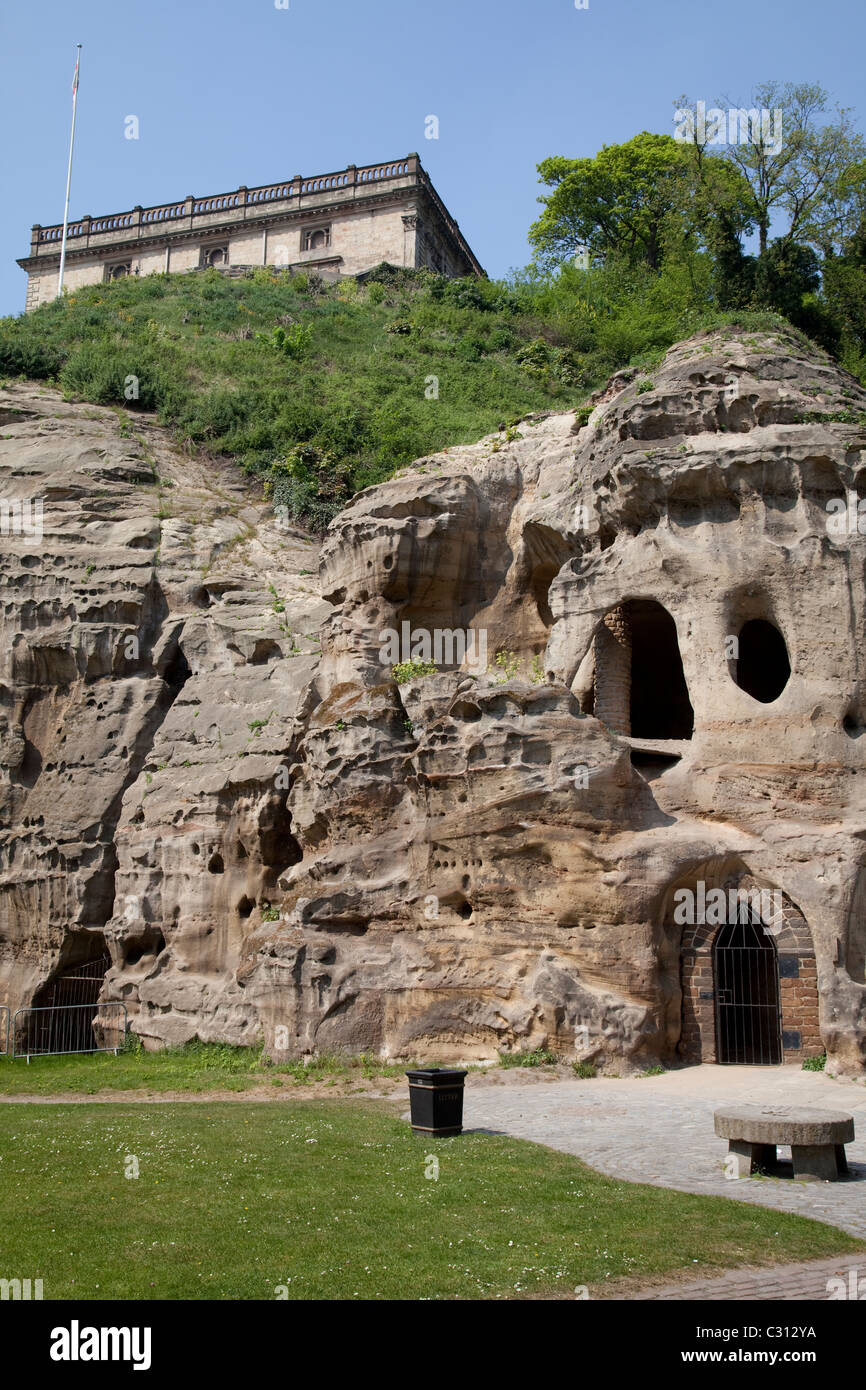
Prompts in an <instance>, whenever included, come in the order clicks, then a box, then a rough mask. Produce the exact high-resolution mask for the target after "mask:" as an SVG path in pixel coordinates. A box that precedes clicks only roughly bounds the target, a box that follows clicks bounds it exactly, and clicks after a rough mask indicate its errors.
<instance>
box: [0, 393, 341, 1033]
mask: <svg viewBox="0 0 866 1390" xmlns="http://www.w3.org/2000/svg"><path fill="white" fill-rule="evenodd" d="M0 409H2V411H3V415H2V421H3V423H2V429H0V435H2V437H0V484H2V489H3V491H2V497H4V498H6V499H7V501H8V502H9V506H8V517H7V518H6V520H7V524H6V527H5V529H6V531H7V533H8V534H6V535H5V536H4V538H3V549H2V556H0V560H2V569H3V579H2V588H3V596H4V603H3V623H4V628H5V631H4V640H3V643H2V663H3V673H2V677H0V682H2V684H0V711H2V714H0V718H2V726H0V738H2V749H3V786H2V801H0V804H2V824H3V831H2V838H0V1002H3V1003H7V1004H8V1005H9V1006H10V1007H11V1008H12V1009H13V1011H14V1010H15V1009H17V1008H19V1007H21V1006H25V1005H29V1004H31V1003H32V1002H33V1001H34V999H36V1000H37V1001H38V1002H42V1001H41V998H40V990H42V989H43V987H44V986H45V985H46V982H48V981H50V980H51V979H52V978H53V977H55V976H57V975H58V974H62V973H63V972H64V970H65V969H66V967H68V966H75V965H77V964H78V963H79V962H80V961H87V960H94V961H95V960H96V959H97V958H98V957H99V956H100V955H102V954H103V953H105V952H107V953H108V954H109V955H110V957H111V968H110V969H109V972H108V975H107V977H106V986H105V989H104V990H103V997H104V998H109V999H112V1000H119V1001H122V1002H124V1003H125V1004H126V1005H127V1008H128V1010H129V1014H130V1017H131V1019H132V1023H133V1026H134V1028H135V1029H136V1030H137V1031H138V1032H139V1033H140V1034H141V1035H142V1037H143V1038H144V1039H145V1041H146V1042H148V1043H149V1044H154V1045H159V1044H164V1043H171V1042H178V1041H183V1040H186V1039H188V1038H192V1037H195V1036H196V1035H198V1036H199V1037H202V1038H205V1039H217V1038H218V1039H227V1040H231V1041H243V1040H247V1039H248V1040H251V1041H252V1040H254V1039H255V1037H256V1035H257V1032H258V1023H257V1016H256V1012H255V1009H254V1008H253V1007H252V1006H251V1005H250V1004H249V1002H248V1001H247V1000H246V998H245V997H244V993H243V991H242V990H241V989H240V988H239V987H238V985H237V982H236V978H235V977H236V968H237V963H238V959H239V955H240V948H241V944H242V941H243V939H244V936H245V934H246V932H247V931H248V929H249V926H250V916H251V915H252V914H253V913H254V912H255V913H256V914H259V913H260V912H261V911H262V910H267V909H266V903H267V895H268V893H269V892H270V891H271V889H272V887H273V885H274V882H275V878H276V875H277V874H278V873H279V872H280V871H282V870H284V869H286V868H287V867H288V866H290V865H291V864H292V863H293V862H294V860H295V859H296V858H297V857H299V853H300V852H299V850H298V848H297V845H296V842H295V840H294V838H293V835H292V833H291V824H290V818H289V815H288V812H287V810H286V797H287V787H288V782H287V780H286V779H285V777H283V778H280V776H279V771H278V769H279V767H280V765H281V759H282V757H283V755H284V753H285V752H286V750H287V749H288V748H289V747H290V745H291V729H292V724H293V720H294V717H295V712H296V708H297V704H298V698H299V695H300V693H301V692H302V691H303V689H304V687H305V686H306V684H307V682H308V680H309V677H310V674H311V672H312V671H313V669H314V668H315V665H316V662H317V661H318V650H319V644H318V627H319V625H320V623H321V621H322V618H323V616H324V615H325V614H326V613H327V612H329V611H330V606H329V605H328V604H325V603H323V602H322V601H321V599H320V597H319V592H318V584H317V581H316V577H315V570H316V566H317V551H318V546H317V545H316V544H314V542H313V541H311V539H310V538H309V537H307V536H304V535H303V534H302V533H300V532H296V531H292V530H289V529H281V528H280V526H279V525H278V524H275V521H274V517H273V512H272V510H271V509H270V508H268V507H266V506H265V505H263V504H262V503H259V504H252V503H251V502H250V500H249V486H248V484H246V483H245V482H244V480H243V479H242V477H241V475H240V474H239V472H238V471H237V470H236V469H230V468H220V467H219V466H218V465H216V464H214V463H212V462H209V463H203V462H199V461H196V460H190V459H188V458H185V457H184V456H183V455H181V454H178V453H177V452H176V451H175V450H173V449H172V448H171V447H170V446H169V443H168V442H167V439H166V437H165V436H164V434H163V432H161V431H160V430H159V429H157V428H156V427H154V426H152V425H150V424H149V423H148V422H147V420H146V418H142V417H136V416H134V415H132V414H130V415H129V416H128V417H126V416H121V417H120V418H118V416H117V415H116V414H115V413H114V412H113V411H111V410H103V409H96V408H92V407H83V406H71V405H65V404H63V403H62V402H61V401H60V400H59V399H58V397H57V395H56V393H53V392H50V391H46V390H39V389H37V388H21V387H15V388H13V389H12V390H10V391H7V392H3V393H2V400H0ZM12 499H15V501H16V502H17V503H21V502H22V500H23V501H27V502H30V503H34V502H36V501H37V499H38V501H39V502H41V528H42V532H43V534H42V538H41V540H40V539H38V538H37V536H36V530H37V527H36V525H35V517H36V515H37V512H36V508H35V507H34V506H33V505H31V506H30V507H29V509H27V508H25V509H22V508H20V507H19V508H18V510H19V511H20V512H21V519H19V517H18V516H17V513H16V510H15V508H14V507H13V506H12ZM4 516H5V513H4ZM27 520H29V521H30V522H31V523H34V524H31V526H30V528H29V534H28V533H27V532H26V528H25V526H24V524H23V522H24V521H27Z"/></svg>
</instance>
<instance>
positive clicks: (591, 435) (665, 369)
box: [241, 335, 866, 1070]
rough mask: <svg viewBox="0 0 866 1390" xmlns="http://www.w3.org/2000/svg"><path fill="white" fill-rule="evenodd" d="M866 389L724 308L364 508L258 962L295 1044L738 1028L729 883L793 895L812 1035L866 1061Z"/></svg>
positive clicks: (457, 1045) (272, 1038) (805, 1031)
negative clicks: (273, 913)
mask: <svg viewBox="0 0 866 1390" xmlns="http://www.w3.org/2000/svg"><path fill="white" fill-rule="evenodd" d="M864 405H866V395H864V392H863V391H862V390H860V388H859V387H858V386H857V385H856V383H853V382H851V381H850V380H849V379H847V378H846V377H844V376H843V375H842V374H840V373H839V372H838V371H837V370H836V369H835V368H834V367H833V366H832V365H831V364H830V363H829V362H828V361H827V360H825V359H823V358H821V356H820V354H813V353H808V354H805V353H804V351H803V349H802V348H801V347H800V346H799V345H798V344H797V342H796V341H795V339H794V338H793V337H791V338H790V339H786V338H782V339H780V338H776V337H774V338H765V337H764V336H763V335H756V336H754V337H747V338H735V337H732V336H730V337H728V338H727V339H725V338H722V337H714V338H709V339H699V340H696V341H694V342H690V343H686V344H683V345H681V346H679V347H677V348H675V349H674V350H673V351H672V352H670V353H669V354H668V356H667V358H666V360H665V362H664V364H663V365H662V366H661V367H660V368H659V369H658V370H656V371H655V372H654V373H653V374H652V380H651V383H648V382H647V381H646V380H637V379H631V380H630V379H629V376H628V374H626V375H625V376H624V377H623V378H621V379H619V380H616V381H614V382H613V383H612V385H611V388H609V390H608V392H606V393H605V395H604V396H603V397H602V398H601V399H600V401H599V403H598V405H597V407H596V409H595V411H594V412H593V415H592V417H591V419H590V421H589V423H588V424H586V425H585V426H581V425H579V424H578V422H577V420H576V418H575V416H574V415H559V416H551V417H548V418H546V419H541V420H537V421H527V422H525V423H524V424H522V425H521V427H520V435H521V437H520V438H519V439H516V440H512V441H503V440H501V439H488V440H484V441H481V443H479V444H478V445H474V446H472V447H470V448H461V449H454V450H450V451H448V452H447V454H444V455H439V456H437V457H435V458H431V459H427V460H423V461H421V463H420V464H418V465H415V466H414V467H413V468H412V469H411V470H407V471H405V472H404V473H403V474H402V475H401V476H398V477H397V478H395V479H394V480H393V481H391V482H390V483H388V484H386V485H385V486H383V487H379V488H375V489H372V490H370V491H369V492H367V493H365V494H364V495H362V496H361V497H359V498H357V499H356V500H355V501H354V503H353V504H352V506H350V507H349V508H347V509H346V511H345V512H344V513H342V515H341V516H340V517H339V518H338V519H337V521H336V522H335V523H334V525H333V526H332V528H331V533H330V535H329V537H328V539H327V541H326V544H325V547H324V550H323V555H322V576H323V581H324V595H325V597H326V598H329V599H330V600H332V601H333V602H334V604H335V605H336V607H335V611H334V613H333V615H332V617H331V618H330V619H329V620H328V622H327V624H326V625H325V628H324V632H323V644H322V651H323V655H322V662H321V665H320V667H319V669H318V671H317V673H316V676H315V678H314V680H313V682H312V685H311V701H310V703H311V706H314V707H311V710H310V713H309V715H308V716H307V717H306V720H305V721H304V724H303V729H302V732H301V733H300V736H299V740H298V744H297V749H296V753H295V764H294V766H293V770H292V776H293V786H292V791H291V793H290V796H289V802H288V805H289V810H290V813H291V816H292V820H293V824H294V827H295V833H296V835H297V838H298V841H299V844H300V845H301V848H302V850H303V859H302V860H301V861H299V862H298V863H297V864H296V865H294V866H293V867H292V868H291V869H290V870H289V871H288V873H286V874H284V875H283V876H282V878H281V880H280V883H281V887H282V888H283V889H284V891H285V898H284V900H283V903H282V909H283V914H284V916H283V920H282V921H281V922H280V924H279V926H272V925H270V924H263V925H262V927H261V928H260V929H258V930H257V931H256V932H254V933H253V934H251V936H250V937H249V939H248V941H247V943H246V947H245V953H244V956H245V958H244V965H243V966H242V970H241V978H243V980H244V987H245V990H246V992H247V994H248V995H249V996H251V997H254V998H255V999H256V1001H257V1004H258V1007H259V1009H260V1012H261V1018H262V1021H263V1024H264V1027H265V1032H266V1037H267V1038H268V1042H269V1044H270V1045H271V1046H275V1045H276V1041H277V1038H278V1030H279V1029H282V1038H283V1042H284V1045H287V1046H288V1047H289V1050H305V1049H310V1048H315V1047H322V1046H327V1047H336V1046H366V1047H370V1048H374V1049H383V1050H385V1051H387V1052H390V1053H392V1054H397V1055H423V1056H425V1057H432V1058H443V1059H444V1058H449V1057H453V1056H454V1055H455V1054H456V1053H457V1054H459V1055H461V1056H464V1057H471V1056H476V1057H489V1056H492V1055H494V1054H495V1052H496V1050H497V1049H498V1048H501V1047H503V1046H504V1047H511V1046H523V1047H534V1046H552V1047H554V1048H559V1049H563V1050H565V1051H566V1052H574V1053H576V1054H577V1055H579V1056H582V1057H586V1058H592V1059H593V1060H595V1062H596V1063H597V1064H601V1065H608V1066H618V1065H621V1064H622V1063H625V1064H626V1065H627V1066H628V1065H646V1064H647V1063H649V1062H654V1061H657V1060H662V1061H664V1062H668V1063H670V1062H672V1061H674V1060H675V1059H676V1058H677V1057H684V1056H685V1057H688V1056H689V1055H691V1056H693V1057H700V1056H703V1057H704V1058H710V1059H715V1058H716V1057H719V1056H721V1052H722V1038H721V1036H719V1037H716V1034H715V1030H716V1020H715V1018H714V1005H713V1002H710V1003H706V1000H707V999H709V1000H710V1001H712V996H713V981H712V978H711V974H710V978H708V979H707V978H705V977H704V976H703V975H702V969H703V968H704V966H702V964H701V962H702V961H703V962H704V965H705V966H706V967H707V968H708V969H709V971H710V972H712V953H711V950H710V945H708V944H707V942H706V941H705V940H703V939H701V938H700V937H699V934H696V933H695V932H694V931H693V932H691V933H690V934H689V939H688V942H687V943H686V940H685V937H684V928H683V924H682V923H681V922H678V921H676V919H675V905H676V904H677V903H678V902H679V901H680V899H678V898H677V897H676V896H675V894H676V893H677V891H678V890H679V889H681V888H684V887H687V888H688V887H690V888H691V889H692V890H695V891H696V885H697V883H698V881H700V882H702V883H704V884H705V885H706V886H707V888H712V887H713V886H716V887H719V886H722V885H724V886H725V889H726V890H727V889H728V888H729V886H730V885H731V884H733V885H735V886H736V885H737V884H738V883H739V884H751V885H757V887H759V888H766V889H767V890H772V891H776V892H778V893H779V894H781V895H782V896H781V898H780V901H781V902H783V903H784V917H785V923H786V925H785V926H784V928H782V927H781V926H780V927H779V929H778V930H777V932H776V936H777V941H776V943H775V945H776V950H777V954H778V957H779V962H780V965H781V966H782V974H783V977H784V978H783V979H782V981H781V985H782V996H783V1000H782V1004H783V1007H782V1018H781V1026H782V1037H781V1039H779V1038H778V1037H777V1042H779V1043H780V1052H783V1053H784V1058H785V1060H790V1061H800V1060H802V1058H803V1057H804V1056H807V1055H809V1054H810V1053H815V1052H817V1051H820V1048H821V1041H822V1039H823V1043H824V1044H825V1045H826V1046H827V1047H828V1048H829V1050H830V1054H831V1058H832V1064H831V1065H833V1066H835V1067H836V1068H837V1069H849V1070H858V1069H860V1068H862V1067H863V1060H864V1052H866V981H864V970H863V959H864V939H866V923H864V917H863V910H862V899H863V891H864V890H863V886H862V885H863V873H862V865H863V840H862V835H863V828H864V822H863V809H864V808H863V792H862V783H861V780H860V778H859V777H858V775H857V774H858V772H859V770H860V768H861V764H862V760H863V743H862V742H861V740H860V734H861V732H862V729H863V727H864V722H866V721H864V710H863V685H862V679H863V678H862V647H863V605H864V597H866V595H864V564H863V556H864V553H866V552H864V538H863V537H860V536H859V535H858V534H857V533H856V526H855V532H854V534H850V533H849V532H848V531H847V530H846V531H845V532H844V533H842V534H838V533H831V532H830V531H828V519H829V517H830V513H828V510H827V503H828V502H830V501H831V500H832V499H846V501H847V499H848V498H849V494H851V493H852V492H853V493H854V494H856V493H857V492H858V490H862V482H861V473H862V466H861V454H860V447H861V446H862V444H863V443H864V436H863V431H862V429H861V428H859V427H858V426H857V425H856V424H852V423H845V418H848V419H849V420H850V419H856V417H857V414H858V412H861V411H862V410H863V408H864ZM810 414H819V415H824V416H834V415H835V416H842V417H843V418H842V419H839V420H835V421H834V420H830V421H828V420H826V419H824V420H820V421H812V422H811V423H810V422H809V421H808V419H806V418H804V417H808V416H809V415H810ZM404 623H408V624H409V626H410V631H411V632H412V633H417V632H419V631H421V630H426V631H427V632H428V633H429V635H430V638H431V641H432V640H433V636H434V634H435V630H436V629H437V628H438V629H451V630H454V629H468V628H472V629H476V630H483V632H484V633H486V638H487V648H488V653H489V661H490V669H489V670H488V672H487V673H486V674H485V675H482V676H479V675H477V674H472V673H470V672H469V670H468V669H467V665H466V663H464V665H463V668H462V669H451V670H440V671H439V672H438V673H437V674H434V675H426V676H421V677H419V678H418V679H410V680H409V681H408V682H407V683H404V684H401V685H400V686H396V685H394V684H393V683H389V681H388V674H389V670H390V667H389V666H388V665H387V663H383V661H382V660H381V658H380V655H379V650H380V648H381V647H382V640H381V636H382V633H383V632H384V631H386V630H389V629H390V630H395V631H398V632H399V631H400V630H401V628H402V625H403V624H404ZM732 639H736V640H737V641H738V642H741V643H742V648H743V650H742V652H739V653H738V652H737V649H736V647H735V646H734V645H733V643H732ZM497 653H499V654H500V655H499V658H498V663H497V660H496V659H495V657H496V654H497ZM509 654H511V655H509ZM738 681H739V684H738ZM596 710H597V713H598V715H599V716H600V717H598V718H597V717H595V716H596ZM602 721H603V722H602ZM696 962H697V963H696ZM816 974H817V981H818V991H816V987H815V979H816ZM287 976H289V977H291V979H292V981H293V986H292V989H291V990H290V992H289V1001H290V1002H289V1004H288V1007H287V995H286V989H285V980H286V978H287ZM818 993H820V1000H821V1014H820V1033H819V1031H818V1030H819V1020H818V1016H817V1015H818ZM684 994H685V995H686V996H689V997H687V998H686V1000H685V1002H684ZM691 996H693V997H691ZM686 1015H688V1027H684V1019H685V1018H686ZM286 1040H287V1042H286ZM689 1049H690V1050H691V1051H689ZM779 1060H781V1055H780V1058H779Z"/></svg>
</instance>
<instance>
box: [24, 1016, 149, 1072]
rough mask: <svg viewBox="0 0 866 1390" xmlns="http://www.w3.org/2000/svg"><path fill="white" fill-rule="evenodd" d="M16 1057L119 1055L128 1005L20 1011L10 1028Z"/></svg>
mask: <svg viewBox="0 0 866 1390" xmlns="http://www.w3.org/2000/svg"><path fill="white" fill-rule="evenodd" d="M10 1037H11V1043H12V1056H13V1057H26V1058H27V1061H28V1062H29V1061H30V1058H31V1057H49V1056H57V1055H59V1054H61V1053H64V1054H65V1053H70V1052H117V1050H118V1048H120V1047H122V1046H123V1040H124V1038H125V1037H126V1005H125V1004H59V1005H57V1006H56V1007H54V1006H50V1005H49V1006H48V1007H47V1008H38V1009H18V1010H17V1011H16V1013H15V1014H14V1015H13V1017H12V1027H11V1029H10Z"/></svg>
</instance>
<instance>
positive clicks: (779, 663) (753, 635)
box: [734, 618, 791, 705]
mask: <svg viewBox="0 0 866 1390" xmlns="http://www.w3.org/2000/svg"><path fill="white" fill-rule="evenodd" d="M737 641H738V654H737V660H736V662H735V665H734V673H735V674H734V680H735V681H736V683H737V685H738V686H739V687H740V689H741V690H745V692H746V694H747V695H751V697H752V699H753V700H760V702H761V704H762V705H769V704H772V702H773V701H774V700H777V699H778V698H779V696H780V695H781V693H782V691H783V690H784V689H785V686H786V685H787V684H788V681H789V679H790V676H791V662H790V660H789V658H788V648H787V646H786V645H785V639H784V637H783V636H782V634H781V632H780V631H779V629H778V628H777V627H775V626H774V624H773V623H769V622H767V620H766V619H765V618H750V619H749V621H748V622H746V623H744V624H743V626H742V627H741V628H740V632H739V636H738V639H737Z"/></svg>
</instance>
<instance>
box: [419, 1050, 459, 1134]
mask: <svg viewBox="0 0 866 1390" xmlns="http://www.w3.org/2000/svg"><path fill="white" fill-rule="evenodd" d="M406 1075H407V1076H408V1078H409V1105H410V1108H411V1112H412V1118H411V1123H412V1128H413V1129H414V1130H415V1131H416V1133H418V1134H431V1135H433V1136H434V1137H435V1138H437V1139H444V1138H446V1137H447V1136H448V1135H451V1134H462V1133H463V1079H464V1077H465V1076H466V1072H465V1071H457V1070H456V1069H454V1068H451V1067H425V1068H424V1070H423V1071H407V1073H406Z"/></svg>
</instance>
